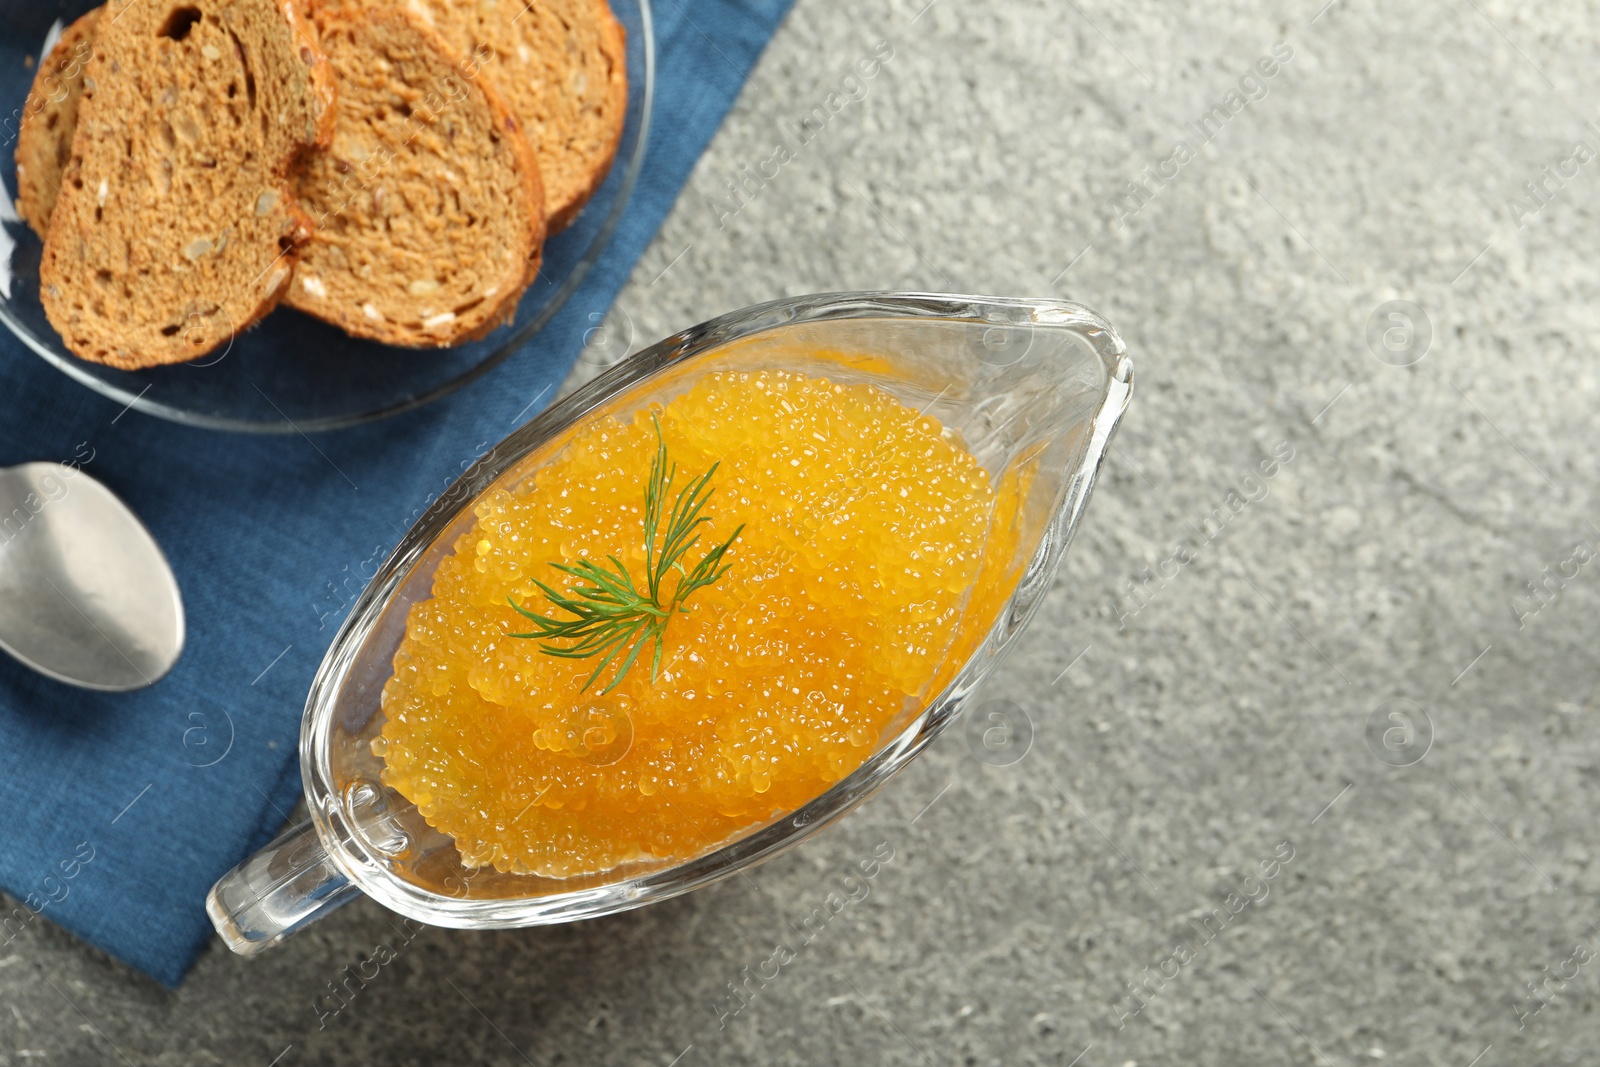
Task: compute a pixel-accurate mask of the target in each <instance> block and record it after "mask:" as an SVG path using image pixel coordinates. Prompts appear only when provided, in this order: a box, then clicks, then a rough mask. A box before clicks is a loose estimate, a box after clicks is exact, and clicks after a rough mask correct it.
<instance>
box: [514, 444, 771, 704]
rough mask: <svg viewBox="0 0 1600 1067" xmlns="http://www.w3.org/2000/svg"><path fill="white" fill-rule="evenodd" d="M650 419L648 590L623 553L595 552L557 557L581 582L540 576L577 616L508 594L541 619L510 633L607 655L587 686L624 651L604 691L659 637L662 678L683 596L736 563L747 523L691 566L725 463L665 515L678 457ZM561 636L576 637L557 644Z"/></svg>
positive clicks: (569, 654)
mask: <svg viewBox="0 0 1600 1067" xmlns="http://www.w3.org/2000/svg"><path fill="white" fill-rule="evenodd" d="M650 421H651V422H652V423H654V424H655V430H656V455H655V459H654V460H653V461H652V462H651V464H650V480H649V481H648V482H646V483H645V487H644V560H645V581H644V585H645V588H644V590H643V591H641V590H640V589H639V588H638V587H637V586H636V585H635V584H634V582H633V577H632V576H631V575H630V574H629V573H628V568H627V567H625V566H623V565H622V561H621V560H619V559H617V557H616V556H611V555H608V556H606V559H607V560H608V561H609V562H610V564H611V565H610V567H602V566H601V565H599V564H597V563H595V562H594V561H593V560H590V559H583V560H579V561H578V562H577V563H570V564H569V563H552V564H550V566H551V567H554V568H555V569H556V570H558V571H560V572H561V573H563V574H566V575H570V576H571V577H573V578H576V579H578V582H577V584H576V585H574V586H573V587H572V588H571V589H570V590H569V591H567V592H562V591H560V590H557V589H552V588H551V587H550V586H548V585H546V584H545V583H544V582H541V581H539V580H538V579H534V584H535V585H537V586H538V587H539V589H540V590H541V591H542V592H543V593H544V595H545V596H547V597H549V598H550V603H552V604H554V605H555V606H556V607H557V608H559V609H560V610H562V611H564V612H566V613H567V614H569V615H571V616H572V618H570V619H552V618H550V617H548V616H545V615H538V614H535V613H534V612H532V611H529V610H528V609H527V608H525V607H523V606H522V605H520V604H518V603H517V602H516V601H515V600H514V599H512V598H511V597H509V596H508V597H506V600H507V601H508V602H509V603H510V604H511V606H512V607H513V608H515V609H516V610H517V613H518V614H519V615H522V616H523V617H524V618H527V619H531V620H532V621H533V623H534V625H535V629H534V630H533V631H531V632H529V633H525V634H509V635H508V636H510V637H523V638H530V639H535V640H538V641H540V642H542V643H541V644H540V645H539V650H540V651H541V652H544V653H546V654H547V655H551V656H560V657H562V658H564V659H588V658H590V657H591V656H603V657H604V658H603V659H601V660H600V663H599V665H598V666H596V667H595V669H594V672H593V673H592V674H590V675H589V678H588V681H586V682H584V683H583V690H587V689H588V688H589V686H591V685H593V684H594V680H595V679H596V678H598V677H600V674H601V673H602V672H603V671H604V670H605V669H606V668H607V667H609V666H610V665H611V663H612V661H614V660H615V659H616V658H617V657H618V656H624V658H623V660H622V664H621V666H619V667H618V668H617V672H616V674H615V675H613V676H612V678H611V682H610V684H608V685H607V686H606V687H605V688H604V689H602V690H601V693H602V694H604V693H609V692H611V690H613V689H615V688H616V687H617V686H618V684H620V683H621V681H622V678H623V675H625V674H627V673H628V671H629V669H630V668H631V667H632V666H633V665H634V662H635V661H636V660H638V658H639V654H640V652H642V651H643V650H644V647H645V646H646V645H648V644H649V643H650V642H651V641H654V642H655V646H656V647H655V656H654V658H653V660H652V662H651V665H650V680H651V681H652V682H654V681H655V680H656V675H657V674H659V673H660V670H661V647H662V638H663V637H664V635H665V634H666V632H667V623H668V622H669V621H671V619H672V616H673V615H674V614H675V613H676V612H678V611H683V612H688V610H689V609H688V608H686V607H684V606H683V602H684V601H685V600H687V599H689V597H690V596H692V595H693V594H694V593H695V591H696V590H698V589H703V588H705V587H706V586H708V585H710V584H711V583H712V582H715V581H716V580H717V579H718V578H721V577H722V576H723V575H724V574H726V573H727V572H728V568H729V567H731V566H733V564H731V563H723V562H722V557H723V555H724V554H725V553H726V552H727V551H728V549H729V548H731V547H732V546H733V543H734V541H736V540H738V538H739V535H740V534H741V533H743V532H744V524H743V523H740V524H739V528H738V529H736V530H734V531H733V536H731V537H729V538H728V539H727V540H726V541H724V542H723V543H722V544H720V545H718V546H717V547H716V548H713V549H711V550H710V551H709V552H707V553H706V554H705V556H703V557H702V558H701V560H700V562H699V563H697V564H695V566H694V568H693V569H692V570H690V569H688V568H686V567H685V566H684V564H683V560H684V557H685V556H686V555H688V553H689V550H690V549H691V548H693V547H694V546H695V545H696V544H697V543H698V542H699V540H700V534H699V533H698V532H697V531H698V530H699V528H700V526H701V524H702V523H707V522H710V521H711V520H710V519H709V518H707V517H706V516H705V515H702V514H701V511H703V510H704V508H705V506H706V501H708V500H710V499H711V494H712V493H713V492H714V491H715V490H713V489H712V488H711V486H710V482H711V476H712V475H713V474H715V473H717V467H718V466H719V465H720V464H717V463H713V464H712V465H711V469H710V470H708V471H706V472H705V473H704V474H702V475H701V476H700V477H698V478H695V479H691V480H690V481H689V482H688V484H686V485H685V486H684V487H683V488H682V489H679V490H678V495H677V498H676V499H675V500H673V502H672V508H671V510H670V511H666V513H665V515H663V511H664V509H665V508H666V502H667V497H668V496H669V494H670V493H671V492H672V483H673V481H674V480H675V479H676V478H677V476H678V464H677V463H676V462H673V461H671V460H670V459H669V457H668V456H667V444H666V441H665V440H664V439H663V438H662V436H661V421H660V420H659V419H658V418H656V416H655V414H654V413H652V414H651V416H650ZM663 518H665V519H666V536H665V538H663V537H661V523H662V519H663ZM658 542H659V544H658ZM672 571H677V572H678V581H677V583H676V584H675V585H674V586H673V589H672V596H671V598H670V599H668V600H667V601H666V602H665V603H664V604H663V601H662V593H663V588H662V587H663V584H664V583H665V582H666V580H667V577H668V575H669V574H670V573H671V572H672ZM558 641H565V642H570V643H569V644H556V643H555V642H558ZM583 690H580V692H581V691H583Z"/></svg>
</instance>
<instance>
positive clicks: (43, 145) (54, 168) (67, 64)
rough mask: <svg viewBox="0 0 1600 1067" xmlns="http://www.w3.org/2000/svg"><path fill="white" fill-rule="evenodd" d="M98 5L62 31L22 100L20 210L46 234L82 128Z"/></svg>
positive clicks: (18, 165) (19, 174)
mask: <svg viewBox="0 0 1600 1067" xmlns="http://www.w3.org/2000/svg"><path fill="white" fill-rule="evenodd" d="M99 17H100V9H99V8H95V9H94V10H93V11H90V12H89V13H88V14H86V15H83V16H81V17H79V18H78V20H77V21H76V22H74V23H73V24H72V25H70V26H68V27H67V28H66V29H65V30H62V31H61V36H60V38H58V39H57V40H56V44H55V47H54V48H52V49H50V54H49V55H47V56H45V57H44V58H43V59H41V60H40V61H39V72H38V73H37V74H35V75H34V77H33V89H32V90H31V91H29V93H28V100H27V102H26V103H25V104H23V105H22V125H21V128H20V129H18V131H17V212H18V214H20V215H21V216H22V218H23V219H24V220H25V221H26V222H27V224H28V225H29V226H32V227H33V232H34V233H37V234H38V235H39V236H40V237H41V238H42V237H44V235H45V228H46V227H48V226H49V225H50V212H51V211H53V210H54V209H55V206H56V194H57V193H58V192H59V191H60V190H61V172H62V171H63V170H65V169H66V166H67V157H68V156H69V155H70V154H71V151H72V134H73V131H74V130H76V129H77V127H78V98H79V97H80V96H82V95H83V70H84V67H86V66H88V63H89V56H90V55H92V54H93V48H94V22H95V19H97V18H99Z"/></svg>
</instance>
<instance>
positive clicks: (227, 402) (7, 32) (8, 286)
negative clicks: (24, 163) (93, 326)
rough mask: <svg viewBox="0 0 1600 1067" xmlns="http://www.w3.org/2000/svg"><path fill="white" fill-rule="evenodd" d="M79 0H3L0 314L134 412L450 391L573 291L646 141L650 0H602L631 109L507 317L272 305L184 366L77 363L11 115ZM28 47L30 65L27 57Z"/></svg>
mask: <svg viewBox="0 0 1600 1067" xmlns="http://www.w3.org/2000/svg"><path fill="white" fill-rule="evenodd" d="M93 6H94V4H93V3H89V2H84V0H60V2H55V3H50V2H46V3H40V2H38V0H31V2H27V0H0V115H3V116H5V117H4V119H3V120H0V122H3V125H0V144H3V148H0V181H3V183H4V186H5V200H4V202H3V203H0V321H4V322H5V324H6V326H8V327H9V328H10V329H11V331H12V332H13V333H15V334H16V335H17V336H18V337H20V338H21V339H22V341H23V342H24V343H25V344H26V345H27V346H28V347H29V348H31V349H33V350H34V351H35V352H37V353H39V355H41V356H43V357H44V358H45V359H46V360H48V361H49V362H50V363H51V364H53V365H55V366H56V367H59V368H60V369H61V370H63V371H64V372H66V373H67V374H69V375H71V376H72V377H73V378H75V379H77V380H78V381H80V382H82V383H83V384H85V385H87V386H89V387H90V388H91V389H94V390H95V391H96V392H99V393H103V394H104V395H106V396H108V397H110V398H111V399H113V400H115V401H116V402H117V403H119V404H126V405H128V406H130V407H132V408H134V409H136V410H138V411H144V412H147V413H149V414H151V415H159V416H161V417H162V418H166V419H172V420H174V421H176V422H182V423H188V424H190V425H194V426H205V427H209V428H213V429H219V430H243V431H253V432H265V433H271V432H290V431H296V430H300V431H305V430H327V429H333V428H335V427H339V426H352V425H355V424H357V423H362V422H369V421H371V420H373V419H381V418H383V417H384V416H387V415H394V414H398V413H399V412H402V411H409V410H411V409H412V408H416V407H420V406H421V405H423V404H426V403H428V402H429V401H430V400H436V399H438V398H439V397H441V396H444V395H446V394H448V393H451V392H453V391H455V390H456V389H459V388H461V387H462V386H463V385H465V384H467V383H468V382H470V381H472V380H473V379H474V378H477V377H478V376H479V375H481V374H484V373H485V372H487V371H488V370H490V369H491V368H492V367H494V366H496V365H497V364H499V363H500V362H501V361H502V360H504V359H505V358H506V357H508V356H510V355H511V354H512V353H513V352H515V351H517V350H518V349H520V348H522V347H523V346H524V345H526V344H527V343H528V341H529V339H530V338H533V337H534V336H535V335H536V334H537V333H538V332H539V331H540V329H542V328H543V327H544V325H545V324H546V323H547V322H549V321H550V319H551V318H552V317H553V316H554V315H555V313H556V312H557V311H558V310H560V308H561V305H562V304H563V303H565V302H566V300H567V298H568V297H569V296H571V295H572V293H573V291H574V290H575V289H577V287H578V284H579V283H580V282H581V281H582V280H583V277H584V275H586V274H587V273H588V272H589V268H590V267H591V266H593V265H594V262H595V260H596V259H597V258H599V256H600V253H601V252H602V251H604V250H605V247H606V245H607V244H608V243H609V242H610V240H611V235H612V234H613V233H614V232H615V231H616V228H617V224H618V222H619V221H620V220H621V218H622V212H623V210H624V209H625V208H626V207H627V204H628V200H629V198H630V196H631V195H632V193H633V189H634V185H635V184H636V183H637V181H638V177H639V169H640V165H641V163H642V162H643V160H644V154H645V145H646V142H647V141H648V139H649V132H650V113H651V102H652V98H653V95H654V82H655V41H654V37H653V33H652V29H651V17H650V0H611V8H612V10H613V11H614V12H616V15H617V18H618V19H620V20H621V21H622V24H623V26H624V27H626V29H627V32H628V114H627V120H626V125H625V126H624V127H623V131H622V143H621V144H620V146H619V147H618V149H617V158H616V161H615V162H614V163H613V164H612V167H611V173H610V174H609V175H608V176H607V177H606V181H605V183H604V184H603V185H602V186H601V187H600V189H599V191H598V192H596V193H595V195H594V198H593V199H592V200H590V201H589V204H588V206H587V207H585V208H584V210H583V213H582V214H581V215H579V216H578V218H577V220H576V221H574V222H573V224H572V225H571V226H569V227H568V228H567V229H566V230H563V231H562V232H561V233H559V234H557V235H556V236H555V237H553V238H551V239H550V241H549V242H547V243H546V245H545V249H544V265H543V267H542V269H541V270H540V272H539V277H538V279H537V280H536V281H535V282H534V283H533V284H532V285H531V286H529V287H528V291H527V293H526V294H524V295H523V298H522V303H521V304H520V305H519V306H518V308H517V315H516V320H515V322H514V323H513V325H511V326H510V327H504V328H501V329H499V330H496V331H495V332H494V333H492V334H490V335H489V336H488V337H485V338H484V339H482V340H480V341H473V342H470V343H468V344H464V345H459V346H457V347H455V348H449V349H425V350H417V349H407V348H393V347H390V346H388V345H381V344H376V343H374V342H372V341H362V340H357V339H355V338H352V337H348V336H346V335H345V334H344V333H342V332H340V331H339V330H338V329H337V328H335V327H333V326H329V325H327V324H325V323H322V322H319V321H317V320H315V319H312V318H309V317H308V316H305V315H302V314H300V313H299V312H297V311H293V310H291V309H289V308H279V309H278V310H277V311H274V312H273V313H272V314H271V315H269V316H267V318H266V319H265V320H263V321H262V323H261V324H260V325H259V326H257V327H255V328H254V329H252V330H248V331H246V332H244V333H241V334H240V335H238V336H237V337H235V338H234V339H233V342H232V344H231V345H229V346H226V347H225V348H223V349H218V350H217V351H215V352H212V353H210V354H209V355H206V356H203V357H201V358H200V359H198V360H196V361H194V362H192V363H182V364H176V365H173V366H166V367H153V368H150V369H148V370H140V371H123V370H117V369H115V368H113V367H106V366H102V365H100V364H98V363H89V362H87V361H85V360H81V359H78V358H77V357H75V356H73V355H72V354H71V353H70V352H68V351H67V349H66V347H65V346H64V345H63V344H62V342H61V337H60V335H59V334H57V333H56V331H55V329H54V328H53V327H52V326H51V325H50V323H49V321H48V320H47V319H46V318H45V314H44V307H43V305H42V304H40V302H39V259H40V253H41V252H42V251H43V244H42V243H41V242H40V240H39V238H38V237H37V236H36V235H35V234H34V232H33V231H32V230H31V229H29V228H28V226H27V224H26V223H24V222H21V221H19V220H18V218H17V214H16V210H15V201H16V189H17V185H16V161H15V152H16V144H17V125H18V122H19V120H20V119H21V116H22V108H23V104H24V102H25V101H26V100H27V96H28V89H29V86H30V85H31V84H32V82H33V75H34V71H35V70H36V69H37V67H38V55H39V51H40V49H41V48H42V47H43V45H44V42H45V40H46V38H47V36H48V35H52V33H53V29H52V27H53V26H55V25H56V23H57V21H58V20H59V22H60V23H61V24H62V25H65V24H69V23H71V21H72V20H73V19H74V18H76V17H77V16H78V15H80V14H82V13H83V12H84V11H87V10H88V9H89V8H91V7H93ZM29 57H32V62H31V63H30V62H29Z"/></svg>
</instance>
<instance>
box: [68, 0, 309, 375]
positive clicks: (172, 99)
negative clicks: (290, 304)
mask: <svg viewBox="0 0 1600 1067" xmlns="http://www.w3.org/2000/svg"><path fill="white" fill-rule="evenodd" d="M333 93H334V89H333V73H332V70H331V68H330V67H329V66H328V62H327V59H326V58H325V57H324V56H323V55H322V53H321V52H320V51H319V50H318V48H317V46H316V42H315V39H314V37H313V36H312V35H311V33H310V32H309V29H308V27H307V26H306V24H305V23H304V21H303V20H302V19H301V17H300V15H299V13H298V11H297V9H296V8H295V7H294V6H293V3H292V0H111V2H110V3H108V4H107V5H106V7H105V9H104V11H103V12H102V13H101V16H100V18H99V20H98V21H97V23H96V27H95V43H94V50H93V55H92V56H91V57H90V59H89V62H88V66H87V68H86V69H85V71H84V87H83V96H82V99H81V100H80V102H79V105H78V128H77V132H76V133H75V134H74V136H73V139H72V151H71V155H70V158H69V159H68V162H67V166H66V170H65V174H64V179H63V181H62V183H61V191H60V195H59V197H58V198H57V200H56V205H55V210H54V212H53V213H52V214H51V216H50V226H49V229H48V231H47V233H46V237H45V248H44V257H43V260H42V262H41V263H40V267H39V282H40V295H41V298H42V300H43V303H44V309H45V314H46V315H48V316H49V318H50V322H51V324H52V325H54V326H55V328H56V329H57V330H58V331H59V332H60V333H61V336H62V338H63V340H64V341H65V342H66V344H67V347H69V348H70V349H71V350H72V351H73V352H75V353H77V354H78V355H79V356H81V357H83V358H84V359H90V360H95V361H97V362H101V363H108V364H111V365H112V366H116V367H122V368H124V369H136V368H139V367H148V366H155V365H158V364H163V363H178V362H183V361H185V360H190V359H194V358H196V357H197V356H201V355H204V354H206V353H207V352H210V351H212V350H213V349H215V348H216V347H217V346H219V345H222V344H225V343H227V342H229V341H230V340H231V338H232V337H233V335H234V334H235V333H236V332H237V331H240V330H243V329H245V328H246V327H248V326H250V325H251V324H253V323H254V322H256V321H257V320H258V319H260V318H261V317H262V316H263V315H265V314H266V313H267V312H268V311H270V310H271V309H272V308H273V307H274V306H275V305H276V304H277V302H278V301H279V300H280V299H281V298H282V296H283V293H284V291H285V289H286V288H287V286H288V282H289V279H290V276H291V275H292V273H293V270H294V264H295V262H296V260H297V258H298V249H299V247H300V246H301V245H302V244H304V243H305V241H306V240H307V239H308V238H309V235H310V232H311V226H310V220H309V219H308V218H307V217H306V215H305V214H304V213H303V212H302V211H301V210H300V208H299V206H298V205H297V204H296V203H295V202H294V200H293V198H292V196H291V195H290V175H291V172H292V170H293V169H294V167H295V166H296V164H297V162H298V160H299V158H300V157H301V156H302V155H303V154H304V153H306V152H308V151H310V150H311V149H313V148H316V147H321V146H323V145H325V144H326V143H327V140H328V137H329V136H330V135H331V133H332V129H333Z"/></svg>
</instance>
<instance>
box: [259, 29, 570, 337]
mask: <svg viewBox="0 0 1600 1067" xmlns="http://www.w3.org/2000/svg"><path fill="white" fill-rule="evenodd" d="M319 25H320V29H321V31H322V45H323V48H324V49H326V51H327V53H328V58H329V60H330V61H331V62H332V64H333V67H334V69H335V70H337V71H338V73H339V76H340V81H339V108H338V116H337V119H336V121H335V124H334V131H333V143H332V145H331V146H330V147H329V148H328V149H327V150H326V151H324V152H319V153H317V154H316V155H314V156H312V157H311V158H310V159H309V160H307V162H306V166H305V170H304V172H303V173H302V174H301V176H300V178H299V181H298V183H297V184H296V186H295V195H296V196H297V197H298V198H299V200H300V203H301V204H302V205H303V206H304V207H305V209H306V210H307V211H308V212H309V213H310V214H311V216H312V218H313V219H314V220H315V222H316V226H317V232H316V235H315V237H313V239H312V241H311V243H310V244H309V245H308V246H307V247H306V249H305V251H304V253H303V254H302V257H301V261H300V265H299V266H298V267H297V268H296V269H295V277H294V283H293V285H292V286H291V288H290V291H289V294H288V296H287V297H285V300H286V301H287V303H288V304H289V305H290V306H291V307H294V308H298V309H299V310H301V311H304V312H306V313H308V314H311V315H315V316H316V317H317V318H320V319H324V320H326V321H328V322H331V323H333V324H334V325H336V326H339V327H341V328H342V329H344V330H345V331H346V332H348V333H350V334H353V335H355V336H357V337H368V338H372V339H374V340H377V341H382V342H384V343H386V344H392V345H405V346H408V347H415V348H421V347H434V346H441V347H442V346H445V345H451V344H456V343H458V342H460V341H465V340H470V339H472V338H475V337H481V336H482V335H483V334H485V333H488V332H489V331H490V330H491V329H493V328H494V327H495V326H497V325H499V324H500V323H502V322H504V321H506V320H508V319H509V318H510V317H511V315H512V313H513V312H515V310H516V307H517V301H518V298H519V297H521V295H522V291H523V290H524V289H525V288H527V285H528V283H529V282H531V281H532V280H533V278H534V276H535V275H536V274H537V273H538V268H539V256H540V251H541V249H542V248H543V246H544V191H543V190H542V189H541V187H540V184H539V167H538V162H537V160H536V159H535V157H534V153H533V149H532V148H531V147H530V146H529V144H528V141H527V138H526V137H525V136H523V134H522V131H521V129H520V128H519V127H518V125H517V122H516V120H515V119H514V118H513V117H512V115H511V112H510V110H508V109H507V107H506V105H505V103H504V102H503V101H502V100H501V99H500V97H499V94H497V93H496V92H494V90H493V89H491V88H490V87H489V86H488V84H487V83H486V82H485V81H484V80H483V79H482V78H473V77H472V76H471V74H470V73H469V72H467V71H466V70H465V69H464V67H463V64H462V61H461V59H460V57H459V56H457V55H456V54H455V53H453V52H451V51H450V49H449V48H448V47H447V46H446V45H445V43H444V42H443V41H442V40H441V39H440V37H439V35H438V34H436V33H434V32H433V31H432V30H430V29H428V27H427V26H426V25H425V24H424V23H423V22H422V21H421V20H420V19H417V18H416V17H414V16H412V15H410V14H408V13H406V12H404V11H400V10H398V9H392V8H374V9H371V10H367V11H350V12H348V13H346V14H344V15H335V14H323V15H322V16H320V18H319Z"/></svg>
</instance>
